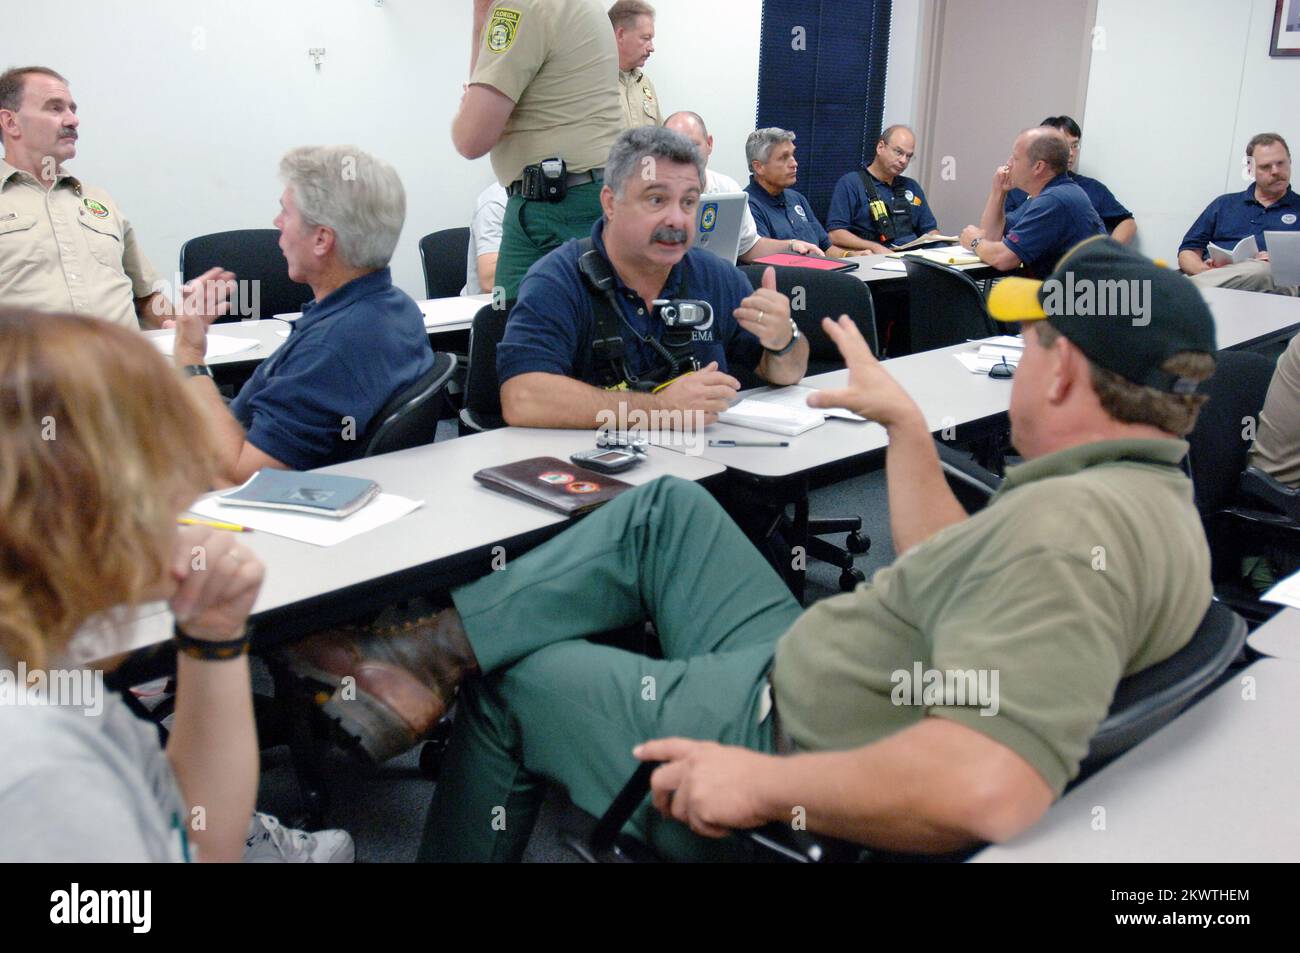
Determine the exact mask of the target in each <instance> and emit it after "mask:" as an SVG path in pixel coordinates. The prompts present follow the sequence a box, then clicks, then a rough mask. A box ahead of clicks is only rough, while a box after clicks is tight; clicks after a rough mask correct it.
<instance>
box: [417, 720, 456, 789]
mask: <svg viewBox="0 0 1300 953" xmlns="http://www.w3.org/2000/svg"><path fill="white" fill-rule="evenodd" d="M451 728H452V723H451V721H449V720H448V719H446V718H444V719H443V720H442V721H440V722H438V724H437V726H436V727H435V728H434V729H433V734H432V735H431V736H430V738H429V740H428V741H426V742H425V743H424V744H423V745H422V746H421V747H420V773H421V774H422V775H424V776H425V777H426V778H428V779H429V780H430V781H436V780H438V773H439V772H440V771H441V770H442V759H443V757H444V756H445V755H446V754H447V749H448V748H449V747H450V746H451Z"/></svg>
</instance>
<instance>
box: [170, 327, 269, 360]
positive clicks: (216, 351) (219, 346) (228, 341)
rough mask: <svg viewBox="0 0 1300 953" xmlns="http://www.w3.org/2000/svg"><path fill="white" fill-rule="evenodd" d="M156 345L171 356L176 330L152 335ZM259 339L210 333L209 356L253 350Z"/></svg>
mask: <svg viewBox="0 0 1300 953" xmlns="http://www.w3.org/2000/svg"><path fill="white" fill-rule="evenodd" d="M150 340H151V341H153V343H154V345H155V346H156V347H157V348H158V350H160V351H162V352H163V353H164V354H166V355H167V356H168V357H171V354H172V349H173V348H174V347H175V345H176V334H175V332H168V333H167V334H159V335H157V336H156V337H151V338H150ZM257 343H258V342H257V341H256V340H254V339H253V338H232V337H230V336H229V335H227V334H209V335H208V352H207V356H208V357H225V356H226V355H228V354H238V353H239V352H240V351H251V350H252V349H253V348H255V347H257Z"/></svg>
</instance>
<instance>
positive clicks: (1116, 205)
mask: <svg viewBox="0 0 1300 953" xmlns="http://www.w3.org/2000/svg"><path fill="white" fill-rule="evenodd" d="M1039 125H1042V126H1051V127H1052V128H1053V129H1059V130H1061V133H1062V134H1063V135H1064V136H1065V141H1066V142H1068V143H1069V144H1070V169H1069V171H1068V172H1067V175H1069V177H1070V181H1071V182H1073V183H1074V184H1075V185H1077V186H1078V187H1079V188H1081V189H1083V193H1084V195H1086V196H1088V201H1090V202H1091V203H1092V207H1093V208H1095V209H1096V210H1097V214H1098V215H1099V216H1100V217H1101V222H1102V224H1103V225H1105V226H1106V231H1107V232H1109V233H1110V237H1111V238H1113V239H1115V241H1117V242H1119V243H1120V244H1121V245H1128V244H1130V243H1131V242H1132V241H1133V236H1135V235H1136V234H1137V221H1136V219H1134V218H1133V213H1132V212H1130V211H1129V210H1128V209H1126V208H1125V207H1124V206H1123V205H1121V204H1120V202H1119V199H1117V198H1115V195H1114V193H1113V192H1111V190H1110V189H1108V188H1106V186H1105V185H1104V184H1103V183H1101V182H1099V181H1098V180H1096V179H1092V178H1089V177H1088V176H1086V175H1079V174H1078V170H1079V143H1080V141H1081V140H1082V139H1083V130H1082V129H1080V128H1079V124H1078V123H1077V122H1075V121H1074V120H1073V119H1071V118H1070V117H1069V116H1048V117H1047V118H1046V119H1044V120H1043V121H1042V122H1041V123H1040V124H1039ZM1027 201H1029V193H1027V192H1026V191H1025V190H1024V189H1012V190H1011V191H1010V192H1008V193H1007V197H1006V199H1005V200H1004V202H1003V211H1004V212H1005V213H1006V220H1007V222H1008V223H1010V222H1013V221H1014V220H1015V219H1017V218H1019V217H1020V211H1021V210H1023V209H1024V207H1025V203H1026V202H1027Z"/></svg>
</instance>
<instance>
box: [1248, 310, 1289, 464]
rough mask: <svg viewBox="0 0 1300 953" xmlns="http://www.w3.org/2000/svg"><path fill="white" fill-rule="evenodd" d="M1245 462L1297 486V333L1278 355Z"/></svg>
mask: <svg viewBox="0 0 1300 953" xmlns="http://www.w3.org/2000/svg"><path fill="white" fill-rule="evenodd" d="M1246 463H1247V465H1248V466H1252V467H1259V468H1260V469H1261V470H1263V471H1264V472H1265V473H1267V474H1268V475H1269V476H1271V477H1273V478H1274V479H1275V480H1280V481H1281V482H1283V483H1285V484H1286V485H1287V486H1292V487H1294V486H1300V334H1297V335H1296V336H1295V337H1293V338H1292V339H1291V343H1290V344H1288V345H1287V348H1286V350H1285V351H1283V352H1282V356H1281V357H1279V358H1278V359H1277V368H1276V369H1275V370H1274V371H1273V379H1272V380H1271V381H1270V382H1269V385H1268V396H1267V397H1265V398H1264V407H1263V409H1262V410H1260V412H1259V426H1258V427H1257V428H1256V430H1255V443H1254V444H1253V445H1252V446H1251V448H1250V456H1249V458H1248V459H1247V461H1246Z"/></svg>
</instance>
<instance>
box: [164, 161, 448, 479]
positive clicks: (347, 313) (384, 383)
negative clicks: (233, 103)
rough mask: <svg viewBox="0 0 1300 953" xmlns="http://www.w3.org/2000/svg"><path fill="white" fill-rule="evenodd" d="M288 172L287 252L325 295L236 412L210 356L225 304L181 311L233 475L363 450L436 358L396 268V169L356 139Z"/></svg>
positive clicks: (402, 195) (225, 473)
mask: <svg viewBox="0 0 1300 953" xmlns="http://www.w3.org/2000/svg"><path fill="white" fill-rule="evenodd" d="M280 175H281V177H282V178H283V179H284V181H285V190H284V194H283V195H282V196H281V197H280V214H279V215H277V216H276V219H275V225H276V227H277V228H279V229H280V250H281V251H282V252H284V257H285V260H286V261H287V262H288V265H289V277H290V278H292V279H293V280H294V281H300V282H303V283H304V284H307V285H310V286H311V289H312V293H313V294H314V295H315V300H314V301H311V302H309V303H308V304H306V305H305V306H304V307H303V310H302V317H300V318H299V319H298V320H297V321H296V322H295V323H294V326H293V329H292V330H291V331H290V332H289V338H288V340H286V341H285V342H284V343H283V344H282V345H280V348H279V349H278V350H277V351H276V352H275V353H274V354H272V355H271V356H270V357H269V358H267V359H266V360H265V361H263V362H262V363H261V364H260V365H259V366H258V368H257V371H256V372H255V373H254V374H253V376H252V377H251V378H250V379H249V381H248V383H246V384H245V385H244V387H243V389H242V390H240V392H239V396H238V397H236V398H235V400H234V403H232V404H231V405H230V407H229V409H227V408H226V406H225V404H224V403H223V402H222V399H221V394H220V393H219V392H218V391H217V387H216V385H215V384H214V383H213V380H212V372H211V371H210V370H209V369H208V366H207V364H206V363H205V362H204V355H205V354H206V352H207V344H208V341H207V328H208V322H210V321H212V320H213V319H214V318H215V317H216V316H217V313H216V310H217V309H215V308H213V307H212V302H209V303H208V313H206V314H193V313H185V314H181V315H178V316H177V318H176V346H175V348H174V349H173V359H174V361H175V363H176V366H177V368H178V369H180V370H181V372H182V373H184V374H185V375H186V376H187V377H188V381H189V383H188V385H187V386H189V387H190V388H191V393H192V394H194V396H195V397H196V398H197V400H198V402H199V403H200V404H201V405H202V406H203V408H204V410H205V411H206V414H207V417H208V422H209V425H210V427H211V436H212V439H213V447H214V450H215V451H216V456H217V472H218V477H219V479H220V480H221V481H222V482H224V483H228V484H229V483H242V482H244V481H245V480H247V479H248V478H249V477H250V476H252V475H253V474H254V473H256V472H257V471H258V470H260V469H261V468H262V467H275V468H277V469H290V470H310V469H312V468H314V467H321V466H325V465H327V464H331V463H340V462H342V461H344V460H350V459H352V458H354V457H357V456H360V454H361V446H362V438H363V437H364V436H365V434H366V430H367V428H368V427H369V426H370V422H371V420H372V418H373V417H374V415H375V414H376V413H377V412H378V411H379V409H380V408H381V407H383V406H384V404H386V403H387V402H388V399H389V398H390V397H392V396H393V395H394V394H396V393H397V392H398V391H399V390H402V389H403V388H406V387H410V386H411V385H412V384H414V383H415V382H416V381H417V380H419V378H420V376H421V375H422V374H424V373H426V372H427V371H428V370H429V368H431V367H432V366H433V352H432V351H431V350H430V349H429V339H428V337H427V335H426V334H425V331H424V318H423V317H422V316H421V314H420V308H419V306H418V305H416V303H415V302H414V301H413V300H411V297H410V296H409V295H407V294H406V293H405V292H403V291H401V290H399V289H398V288H395V287H393V279H392V275H391V274H390V273H389V270H388V261H389V259H390V258H391V257H392V254H393V249H394V248H396V247H397V237H398V235H399V234H401V231H402V223H403V221H404V220H405V218H406V192H405V191H404V190H403V188H402V180H401V179H400V178H398V175H397V172H396V170H395V169H393V167H392V166H390V165H388V164H387V163H385V162H382V161H380V160H379V159H376V158H375V157H373V156H370V155H367V154H366V153H364V152H362V151H361V150H360V149H356V148H354V147H352V146H304V147H302V148H299V149H293V150H291V151H290V152H289V153H288V154H287V155H285V157H284V159H282V160H281V162H280ZM214 270H215V269H214ZM222 277H224V278H233V277H234V276H233V275H232V274H231V273H230V272H225V273H224V274H223V275H222Z"/></svg>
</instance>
